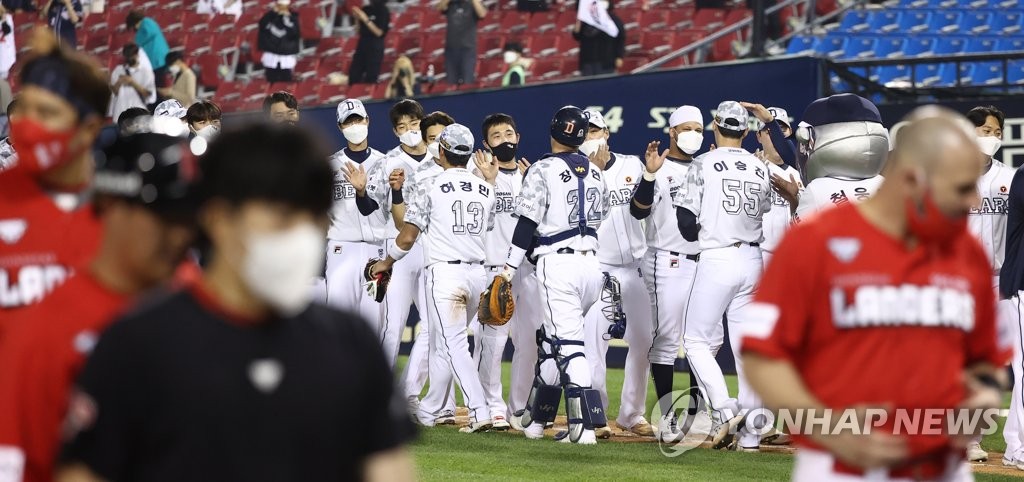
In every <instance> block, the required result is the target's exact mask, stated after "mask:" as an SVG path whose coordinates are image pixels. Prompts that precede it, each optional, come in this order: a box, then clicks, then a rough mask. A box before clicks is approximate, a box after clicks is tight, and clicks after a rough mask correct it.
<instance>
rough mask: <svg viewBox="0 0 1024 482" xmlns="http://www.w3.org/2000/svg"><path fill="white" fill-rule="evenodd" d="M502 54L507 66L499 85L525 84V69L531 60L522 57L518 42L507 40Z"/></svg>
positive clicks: (528, 66)
mask: <svg viewBox="0 0 1024 482" xmlns="http://www.w3.org/2000/svg"><path fill="white" fill-rule="evenodd" d="M502 55H503V57H504V60H505V64H506V65H508V68H507V70H505V76H504V77H502V78H501V86H502V87H508V86H510V85H525V84H526V69H528V68H530V64H532V63H533V61H532V60H530V59H528V58H526V57H523V46H522V45H521V44H519V43H518V42H509V43H507V44H505V53H504V54H502Z"/></svg>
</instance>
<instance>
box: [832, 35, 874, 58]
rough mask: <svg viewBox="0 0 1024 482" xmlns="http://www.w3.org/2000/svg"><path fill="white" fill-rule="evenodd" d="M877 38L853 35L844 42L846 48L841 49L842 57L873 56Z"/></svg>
mask: <svg viewBox="0 0 1024 482" xmlns="http://www.w3.org/2000/svg"><path fill="white" fill-rule="evenodd" d="M877 45H878V39H876V38H874V37H853V38H850V39H849V40H848V41H847V42H846V49H845V50H844V51H843V54H842V57H841V58H844V59H856V58H870V57H874V56H875V47H876V46H877Z"/></svg>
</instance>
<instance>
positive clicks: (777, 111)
mask: <svg viewBox="0 0 1024 482" xmlns="http://www.w3.org/2000/svg"><path fill="white" fill-rule="evenodd" d="M768 112H771V114H772V117H774V118H775V120H777V121H779V122H780V123H782V124H785V125H786V127H789V128H790V129H792V128H793V125H792V124H790V123H789V112H786V109H783V108H782V107H769V108H768Z"/></svg>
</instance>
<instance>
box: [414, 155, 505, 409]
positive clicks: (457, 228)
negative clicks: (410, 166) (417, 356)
mask: <svg viewBox="0 0 1024 482" xmlns="http://www.w3.org/2000/svg"><path fill="white" fill-rule="evenodd" d="M411 194H412V199H410V203H409V207H408V209H407V210H406V213H405V222H406V223H409V224H412V225H415V226H417V227H419V228H420V230H421V231H422V233H423V239H422V241H421V243H422V246H423V256H424V259H425V265H426V269H425V273H424V282H425V283H426V293H427V296H426V297H427V305H428V308H427V310H426V312H427V321H428V323H429V324H430V327H431V330H430V345H431V347H432V348H433V353H434V355H435V356H433V357H431V358H430V360H429V363H430V365H429V367H430V368H429V376H430V387H429V388H428V389H427V395H426V397H424V398H423V400H422V401H421V402H420V408H419V413H418V416H419V419H420V421H421V422H423V423H424V424H426V425H432V424H433V423H434V420H435V419H436V418H437V417H438V416H439V415H441V411H442V410H443V407H444V405H445V403H446V401H447V398H448V396H449V390H448V385H449V384H450V383H451V381H452V377H453V376H454V378H455V380H456V381H457V382H458V384H459V387H460V388H461V389H462V393H463V395H464V396H465V400H466V405H467V406H468V407H469V413H470V417H471V420H472V421H475V422H479V421H482V420H488V419H489V414H490V412H489V410H488V406H487V400H486V397H485V395H484V391H483V387H482V386H481V385H480V378H479V375H478V374H477V371H476V367H475V366H474V365H473V359H472V357H471V356H470V353H469V338H468V333H467V329H468V326H469V322H470V321H471V320H472V319H473V314H474V313H475V312H476V310H477V305H478V304H479V300H480V292H481V291H483V289H484V285H485V282H486V281H485V274H484V268H483V261H484V257H485V252H484V236H485V235H486V233H487V231H488V230H491V229H493V227H494V207H495V197H494V189H493V187H491V186H490V185H488V184H487V183H486V182H484V181H483V180H482V179H480V178H478V177H476V176H474V175H473V174H471V173H470V172H469V171H467V170H466V169H464V168H452V169H448V170H446V171H445V172H442V173H441V174H439V175H438V176H437V177H435V178H434V179H432V180H430V181H426V182H421V183H417V184H416V190H415V192H413V193H411Z"/></svg>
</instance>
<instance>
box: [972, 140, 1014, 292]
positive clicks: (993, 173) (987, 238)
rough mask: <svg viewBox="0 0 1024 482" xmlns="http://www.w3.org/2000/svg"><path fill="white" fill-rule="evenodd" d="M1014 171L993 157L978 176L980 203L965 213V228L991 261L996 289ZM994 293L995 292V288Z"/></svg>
mask: <svg viewBox="0 0 1024 482" xmlns="http://www.w3.org/2000/svg"><path fill="white" fill-rule="evenodd" d="M1015 172H1016V171H1014V170H1013V168H1011V167H1008V166H1007V165H1006V164H1003V163H1002V162H999V161H997V160H993V161H992V165H991V166H989V168H988V170H987V171H985V174H983V175H982V176H981V178H980V179H978V194H979V195H980V196H981V205H979V206H978V207H976V208H972V209H971V214H970V215H969V216H967V228H968V229H969V230H970V231H971V233H972V234H974V236H975V237H976V238H978V241H980V242H981V245H982V247H984V248H985V253H986V254H988V257H989V262H990V263H991V264H992V275H993V276H994V277H995V282H994V286H995V287H996V288H997V290H998V288H999V268H1002V267H1003V257H1004V256H1005V254H1006V214H1007V204H1008V203H1009V198H1010V183H1011V182H1012V181H1013V174H1014V173H1015ZM997 292H998V291H997Z"/></svg>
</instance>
